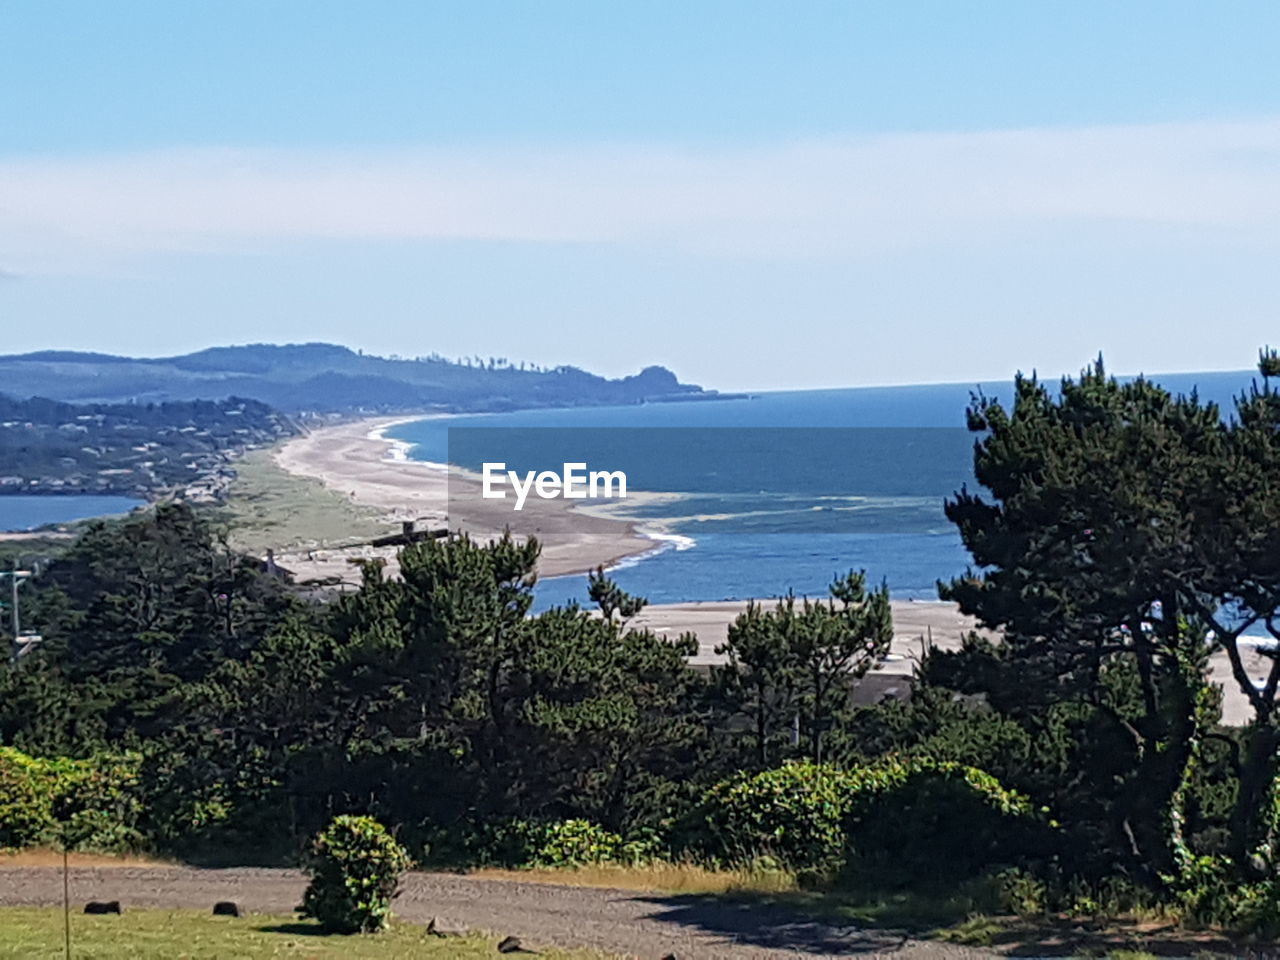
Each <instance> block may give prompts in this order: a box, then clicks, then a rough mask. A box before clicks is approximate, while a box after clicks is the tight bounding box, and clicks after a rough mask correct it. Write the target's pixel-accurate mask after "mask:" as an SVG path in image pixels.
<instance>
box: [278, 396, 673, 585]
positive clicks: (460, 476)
mask: <svg viewBox="0 0 1280 960" xmlns="http://www.w3.org/2000/svg"><path fill="white" fill-rule="evenodd" d="M408 419H420V418H417V417H414V418H408ZM405 421H406V418H403V417H401V418H392V417H384V418H378V419H370V420H359V421H355V422H352V423H344V424H338V425H335V426H331V427H322V428H320V429H318V430H314V431H312V432H311V433H309V434H306V435H305V436H301V437H295V438H294V439H292V440H290V441H288V442H287V443H285V444H284V445H283V446H282V447H281V448H280V450H279V451H278V452H277V453H276V455H275V461H276V463H277V464H278V465H279V466H280V467H282V468H283V469H285V470H287V471H289V472H290V473H293V474H297V475H299V476H304V477H312V478H314V479H316V480H319V481H320V482H321V483H323V484H324V485H325V486H326V487H327V488H329V489H331V490H333V491H334V492H336V493H340V494H342V495H343V496H346V497H349V498H350V499H351V500H352V501H353V502H354V503H357V504H360V505H362V506H367V507H374V508H377V509H379V510H382V511H384V512H385V514H386V519H387V523H388V529H390V528H392V527H394V526H396V525H398V524H399V523H401V522H402V521H409V520H412V521H416V522H417V524H418V526H419V527H443V526H448V527H449V528H450V529H451V530H461V531H465V532H466V533H469V534H470V535H471V536H473V537H476V538H479V539H482V540H485V539H490V538H492V537H497V536H500V535H501V534H502V531H503V530H504V529H505V528H510V530H511V532H512V533H513V534H515V535H517V536H520V537H526V536H536V537H537V538H538V539H539V540H540V541H541V542H542V544H543V550H542V559H541V562H540V563H539V567H538V572H539V575H541V576H544V577H554V576H560V575H563V574H570V573H585V572H586V571H588V570H593V569H595V568H596V567H598V566H606V567H607V566H610V565H612V564H614V563H617V562H618V561H620V560H623V559H626V558H628V557H635V556H639V555H641V554H645V553H648V552H650V551H652V550H654V549H656V548H657V547H658V544H657V543H656V542H655V541H654V540H652V539H649V538H647V537H644V536H642V535H641V534H640V533H639V532H638V531H637V529H636V527H635V525H634V524H631V523H627V522H624V521H620V520H613V519H609V518H607V517H601V516H596V515H593V514H591V513H588V512H586V511H583V510H579V509H576V504H573V503H570V502H569V501H566V500H539V499H536V498H532V497H531V498H529V500H527V501H526V502H525V504H524V509H523V510H521V511H519V512H516V511H515V510H513V509H512V502H511V501H510V500H484V499H482V498H481V497H480V484H479V481H478V480H477V479H475V478H474V477H473V476H472V475H470V474H467V473H466V472H464V471H461V470H457V469H455V468H449V469H445V468H444V467H442V466H441V465H438V464H428V463H422V462H419V461H414V460H409V459H405V458H404V456H403V449H402V447H401V446H400V445H398V444H396V442H394V441H391V440H386V439H382V431H384V430H386V429H388V428H389V427H390V426H392V425H394V424H397V423H403V422H405ZM451 489H452V493H453V496H452V503H450V500H451V498H450V490H451ZM355 554H359V555H361V556H365V555H373V552H372V551H370V550H368V549H365V550H358V551H334V550H328V551H323V550H321V551H316V550H312V551H306V555H298V554H290V555H287V556H285V555H282V556H281V562H282V563H283V564H284V565H286V566H288V567H289V569H291V570H293V571H294V572H295V574H298V575H299V576H300V578H304V579H305V578H318V577H324V576H335V575H339V576H340V575H342V574H343V573H346V574H347V575H348V577H349V575H350V571H351V570H352V567H351V565H350V564H349V563H347V560H348V559H350V558H351V557H353V556H354V555H355ZM393 554H394V551H387V552H386V558H387V559H393Z"/></svg>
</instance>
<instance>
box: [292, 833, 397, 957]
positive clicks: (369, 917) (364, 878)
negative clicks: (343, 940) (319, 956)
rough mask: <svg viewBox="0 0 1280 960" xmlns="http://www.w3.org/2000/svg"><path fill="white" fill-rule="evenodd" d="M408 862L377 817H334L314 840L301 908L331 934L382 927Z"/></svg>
mask: <svg viewBox="0 0 1280 960" xmlns="http://www.w3.org/2000/svg"><path fill="white" fill-rule="evenodd" d="M409 866H410V861H409V857H408V855H407V854H406V853H405V852H404V849H403V848H402V847H401V846H400V844H398V843H397V842H396V840H395V838H394V837H392V836H391V834H389V833H388V832H387V830H386V828H385V827H384V826H383V825H382V824H380V823H379V822H378V821H377V820H375V819H373V818H372V817H355V816H341V817H335V818H334V819H333V822H332V823H330V824H329V826H328V827H326V828H325V829H324V830H323V831H321V832H320V834H318V835H317V836H316V838H315V840H314V841H313V842H312V845H311V852H310V855H309V857H308V858H307V863H306V867H307V872H308V873H310V874H311V882H310V883H309V884H308V885H307V890H306V893H305V894H304V895H303V898H302V907H301V913H302V915H303V916H304V917H311V918H312V919H314V920H318V921H319V922H320V925H321V926H323V927H324V928H325V929H326V930H328V931H330V932H333V933H373V932H375V931H378V930H381V929H382V928H383V927H385V926H386V924H387V919H388V917H389V916H390V915H391V900H392V898H393V897H394V896H395V895H396V891H397V889H398V887H399V884H400V876H401V875H402V874H403V873H404V871H405V870H407V869H409Z"/></svg>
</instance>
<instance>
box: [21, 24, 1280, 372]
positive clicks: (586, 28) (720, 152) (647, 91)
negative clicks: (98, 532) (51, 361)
mask: <svg viewBox="0 0 1280 960" xmlns="http://www.w3.org/2000/svg"><path fill="white" fill-rule="evenodd" d="M1277 36H1280V5H1276V4H1273V3H1214V4H1209V3H1195V4H1192V3H1176V2H1165V3H1136V2H1129V3H1119V2H1109V3H1085V2H1073V3H1050V2H1026V3H1012V2H1009V3H964V2H950V3H891V2H884V3H852V2H849V3H817V2H809V3H806V2H792V3H746V2H742V3H698V2H684V3H644V4H640V3H635V4H605V3H578V4H565V3H548V2H539V3H532V2H530V3H518V2H513V3H502V4H486V3H449V4H445V3H410V2H404V3H385V2H384V3H376V2H374V3H360V4H357V3H354V2H349V3H332V2H330V3H324V2H307V3H289V2H270V3H261V2H255V3H237V2H226V0H222V2H217V3H212V2H211V3H200V2H184V3H172V2H165V3H160V2H154V3H153V2H146V3H144V2H129V0H123V2H119V3H111V4H107V3H100V2H96V3H87V2H86V3H69V2H35V0H31V2H27V0H7V2H5V3H3V4H0V91H3V94H0V312H2V316H0V319H3V320H4V321H6V322H5V323H4V327H3V329H4V331H5V341H6V342H5V343H4V344H3V346H2V347H0V349H3V350H5V352H9V351H19V350H27V349H40V348H45V347H62V348H81V349H97V350H112V351H118V352H129V353H141V354H165V353H172V352H179V351H185V350H188V349H194V348H198V347H201V346H206V345H210V344H213V343H226V342H246V341H255V340H274V341H296V340H304V339H321V340H332V341H336V342H342V343H347V344H349V345H351V346H358V347H363V348H365V349H367V350H373V351H377V352H384V353H399V354H406V355H412V354H420V353H430V352H433V351H438V352H441V353H445V354H447V355H458V354H482V355H486V356H487V355H490V354H496V355H505V356H509V357H512V358H514V359H528V360H534V361H537V362H541V363H566V362H567V363H576V364H579V365H581V366H585V367H588V368H590V369H594V370H599V371H602V372H606V373H611V374H619V373H626V372H629V371H632V370H634V369H636V368H637V367H639V366H641V365H644V364H647V363H651V362H658V363H665V364H667V365H669V366H671V367H673V368H674V369H676V370H677V371H678V372H679V373H680V374H681V375H682V376H684V377H685V378H687V379H691V380H695V381H699V382H704V383H707V384H709V385H713V386H720V387H725V388H758V389H763V388H773V387H791V386H838V385H855V384H859V383H894V382H913V381H939V380H975V379H980V378H984V379H985V378H994V377H1000V376H1005V375H1008V374H1009V373H1011V372H1012V371H1013V370H1015V369H1031V368H1036V369H1039V370H1040V371H1041V372H1043V373H1054V374H1056V373H1059V372H1063V371H1069V370H1074V369H1076V368H1078V367H1079V366H1080V365H1081V364H1082V363H1084V362H1086V361H1087V360H1088V359H1089V358H1091V357H1092V356H1093V355H1095V354H1096V353H1097V352H1098V351H1099V350H1103V351H1105V352H1106V353H1107V355H1108V358H1109V361H1110V363H1111V365H1112V367H1113V369H1117V370H1124V371H1137V370H1147V371H1152V372H1154V371H1168V370H1190V369H1226V368H1239V367H1243V366H1247V365H1248V363H1249V362H1250V360H1251V358H1252V357H1253V355H1254V353H1255V351H1256V349H1257V348H1258V347H1259V346H1261V345H1262V344H1263V343H1265V342H1268V341H1277V340H1280V336H1277V333H1276V331H1277V325H1276V318H1277V315H1278V311H1277V307H1278V306H1280V278H1278V276H1277V275H1278V274H1280V272H1278V271H1276V270H1275V269H1274V264H1275V262H1276V260H1277V255H1278V254H1280V82H1278V81H1280V76H1278V74H1280V70H1278V69H1277V67H1276V62H1275V57H1274V49H1273V48H1274V40H1275V38H1276V37H1277Z"/></svg>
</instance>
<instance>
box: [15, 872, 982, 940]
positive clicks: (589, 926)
mask: <svg viewBox="0 0 1280 960" xmlns="http://www.w3.org/2000/svg"><path fill="white" fill-rule="evenodd" d="M303 887H304V881H303V877H302V875H301V874H299V873H297V872H295V871H292V870H262V869H246V868H236V869H230V870H201V869H194V868H190V867H105V868H85V867H78V868H73V869H72V871H71V896H72V901H73V903H74V904H76V905H77V907H78V906H79V905H82V904H83V903H84V902H85V901H86V900H120V901H121V902H122V903H123V904H124V906H125V908H126V909H128V908H129V907H167V908H210V907H212V905H213V903H214V902H215V901H217V900H235V901H237V902H239V903H240V905H241V907H242V908H244V909H247V910H249V911H252V912H254V913H275V914H282V913H285V914H287V913H290V912H292V910H293V908H294V907H295V906H296V905H297V904H298V902H299V901H300V900H301V899H302V890H303ZM61 902H62V873H61V870H60V869H58V868H56V867H4V868H0V905H2V906H16V905H30V906H45V905H56V904H60V903H61ZM396 913H397V914H398V915H399V916H400V917H402V918H403V919H405V920H409V921H411V922H415V923H426V922H427V921H429V920H430V919H431V918H432V917H438V918H439V919H440V922H441V923H442V924H444V925H446V926H454V927H467V928H469V929H473V930H486V931H490V932H493V933H499V934H509V933H511V934H516V935H517V936H519V937H520V938H521V939H523V940H525V941H526V942H527V943H530V944H535V945H536V944H543V945H554V946H562V947H595V948H597V949H600V950H605V951H608V952H609V953H613V954H618V955H621V956H626V957H637V958H642V960H646V958H652V960H658V958H659V957H662V956H664V955H666V954H668V953H671V952H674V953H675V954H676V955H677V956H678V957H680V958H681V960H738V958H741V960H781V958H784V957H785V958H790V960H795V958H797V957H803V958H806V960H821V958H825V957H849V956H857V957H862V958H873V957H894V958H896V960H976V958H979V957H989V956H991V955H992V954H989V953H985V952H982V951H977V950H971V949H967V948H964V947H957V946H951V945H948V944H939V943H924V942H920V941H913V940H908V939H904V938H903V937H901V936H894V935H892V934H888V933H885V932H883V931H861V930H857V929H854V928H852V927H841V926H834V925H830V924H827V923H823V922H820V921H815V920H810V919H806V918H803V917H799V916H795V915H791V914H788V913H786V912H783V911H780V910H773V909H769V908H762V907H760V906H758V905H754V904H746V903H734V902H732V901H728V900H714V899H707V898H703V897H688V896H668V895H663V894H645V893H636V892H634V891H625V890H596V889H589V888H583V887H559V886H550V885H546V884H536V883H516V882H512V881H509V880H488V879H483V880H482V879H477V878H472V877H460V876H453V875H450V874H436V873H415V874H411V875H410V876H409V877H408V878H407V879H406V881H405V884H404V889H403V891H402V892H401V894H400V896H399V897H398V898H397V900H396ZM0 922H3V913H0Z"/></svg>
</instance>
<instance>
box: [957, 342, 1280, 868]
mask: <svg viewBox="0 0 1280 960" xmlns="http://www.w3.org/2000/svg"><path fill="white" fill-rule="evenodd" d="M1268 356H1269V355H1267V356H1264V358H1263V359H1264V362H1263V373H1264V374H1266V373H1268V371H1269V369H1270V362H1269V361H1268ZM1235 414H1236V416H1235V419H1234V420H1233V421H1228V420H1226V419H1224V418H1223V417H1222V415H1221V412H1220V411H1219V410H1218V409H1217V408H1216V407H1215V406H1214V405H1212V404H1207V403H1202V402H1201V401H1200V400H1199V398H1198V397H1196V396H1195V395H1192V396H1189V397H1173V396H1170V395H1169V394H1168V393H1167V392H1166V391H1164V390H1162V389H1161V388H1159V387H1157V386H1156V385H1154V384H1153V383H1151V382H1149V381H1147V380H1144V379H1142V378H1138V379H1137V380H1134V381H1131V382H1128V383H1120V382H1117V381H1116V380H1114V379H1110V378H1108V377H1106V375H1105V374H1104V372H1103V370H1102V365H1101V362H1100V361H1099V363H1098V365H1097V366H1096V367H1095V368H1093V369H1091V370H1087V371H1085V373H1084V374H1083V375H1082V376H1081V377H1080V378H1079V379H1078V380H1074V381H1073V380H1064V381H1063V382H1062V385H1061V389H1060V391H1059V393H1058V395H1057V396H1054V395H1053V394H1051V392H1050V391H1049V390H1048V389H1046V388H1045V387H1044V386H1043V385H1041V384H1040V383H1038V382H1037V381H1036V380H1035V379H1034V378H1032V379H1026V378H1019V379H1018V381H1017V383H1016V388H1015V398H1014V403H1013V406H1012V408H1011V409H1010V410H1006V409H1005V408H1004V407H1003V406H1002V405H1001V404H999V403H996V402H993V401H990V400H988V399H986V398H981V397H979V398H978V399H977V400H976V401H975V403H974V405H973V406H972V408H971V409H970V425H971V427H972V428H973V429H974V430H975V431H977V432H979V433H980V434H981V437H980V439H979V440H978V442H977V444H976V447H975V474H976V476H977V478H978V481H979V482H980V483H981V484H982V485H983V486H984V487H985V488H986V490H987V492H988V495H987V496H984V495H978V494H974V493H970V492H969V491H963V490H962V491H961V492H960V493H959V494H957V496H956V497H955V498H954V499H953V500H952V501H950V502H949V503H948V504H947V514H948V516H949V517H950V518H951V519H952V520H953V521H954V522H955V523H956V524H957V526H958V527H959V530H960V533H961V536H962V537H963V539H964V541H965V544H966V546H967V547H968V548H969V550H970V551H971V553H972V554H973V557H974V560H975V562H976V563H977V564H979V565H980V566H981V568H982V569H981V570H973V571H970V572H969V573H968V574H967V575H966V576H964V577H961V578H958V579H956V580H954V581H952V582H951V583H949V584H946V585H944V586H943V594H944V596H946V597H950V598H952V599H955V600H956V601H958V602H959V604H960V605H961V607H962V608H963V609H964V610H965V611H967V612H970V613H973V614H975V615H977V616H978V618H979V619H980V620H981V621H982V622H983V623H984V624H985V625H988V626H991V627H999V628H1002V629H1004V630H1005V631H1006V635H1007V636H1006V644H1005V652H1004V653H1003V654H1002V656H1001V657H1000V663H999V666H1000V667H1001V668H1002V669H1003V673H1004V679H1003V680H1001V679H996V678H995V677H994V676H993V677H992V678H990V679H994V680H995V682H994V684H991V683H988V684H986V687H987V690H988V691H993V690H994V688H1000V687H1003V688H1005V689H1010V688H1013V687H1024V688H1025V687H1028V686H1029V687H1033V688H1035V689H1038V691H1039V692H1038V693H1035V694H1031V697H1033V698H1034V699H1036V700H1038V706H1039V708H1040V709H1045V708H1048V707H1052V706H1053V705H1055V704H1060V703H1074V704H1077V705H1078V708H1079V709H1082V710H1084V711H1085V712H1086V714H1087V719H1086V721H1085V722H1086V723H1087V725H1088V726H1089V727H1090V729H1091V731H1092V733H1091V735H1095V736H1097V737H1101V738H1103V740H1106V739H1110V740H1112V741H1113V742H1115V741H1122V740H1124V739H1125V737H1126V735H1127V738H1128V740H1129V741H1130V746H1129V747H1127V748H1125V747H1121V749H1122V750H1124V751H1125V752H1127V753H1129V754H1131V756H1132V763H1131V770H1132V772H1131V773H1130V774H1128V775H1125V776H1124V777H1123V780H1125V781H1127V782H1126V783H1124V786H1123V789H1121V790H1119V791H1115V792H1114V793H1113V795H1112V801H1111V803H1110V806H1111V809H1113V810H1114V816H1113V820H1114V824H1115V826H1114V829H1113V831H1112V832H1113V836H1114V837H1115V838H1122V841H1121V842H1117V841H1113V842H1112V849H1113V850H1115V852H1116V854H1117V855H1118V856H1121V857H1122V858H1125V859H1127V861H1128V862H1127V867H1126V868H1127V869H1130V870H1133V871H1137V872H1145V874H1146V876H1147V878H1148V880H1150V881H1151V882H1155V881H1156V879H1157V877H1158V876H1159V875H1165V874H1173V873H1176V872H1177V871H1178V870H1179V869H1180V868H1181V865H1182V864H1184V863H1185V862H1186V860H1187V857H1188V856H1189V855H1190V851H1189V849H1188V847H1187V837H1186V833H1185V830H1184V823H1185V822H1186V813H1187V811H1186V804H1187V802H1188V798H1189V796H1190V794H1191V792H1193V787H1192V781H1193V780H1194V778H1195V776H1196V773H1195V771H1196V768H1197V764H1198V759H1197V758H1198V755H1199V754H1200V752H1201V750H1202V747H1203V745H1204V744H1205V742H1206V740H1207V739H1208V738H1209V736H1210V735H1211V731H1212V727H1213V725H1214V724H1215V723H1216V721H1217V716H1218V715H1217V696H1216V694H1215V693H1214V692H1213V691H1212V690H1211V688H1210V687H1209V685H1208V682H1207V679H1206V662H1207V658H1208V655H1209V653H1210V652H1211V651H1212V650H1213V649H1214V648H1215V647H1217V648H1220V649H1222V650H1224V651H1225V652H1226V654H1227V655H1228V657H1229V658H1230V660H1231V662H1232V665H1233V674H1234V681H1235V682H1236V684H1237V686H1238V687H1239V689H1240V690H1241V692H1242V693H1243V694H1244V696H1245V697H1246V698H1247V699H1248V700H1249V702H1250V703H1251V704H1252V705H1253V707H1254V710H1255V713H1256V715H1257V718H1258V719H1257V722H1256V723H1255V725H1254V727H1253V728H1252V731H1251V733H1250V735H1249V737H1248V742H1247V744H1246V745H1245V748H1244V749H1243V750H1242V751H1241V757H1240V762H1239V769H1238V777H1239V788H1238V794H1237V801H1236V806H1235V809H1234V811H1233V813H1232V815H1231V823H1230V825H1229V829H1228V837H1227V841H1226V845H1227V847H1228V848H1229V850H1230V853H1231V855H1232V857H1233V858H1234V859H1235V862H1236V864H1237V868H1238V869H1239V870H1241V871H1242V872H1249V871H1251V870H1252V869H1253V868H1252V867H1251V866H1250V864H1253V863H1256V859H1255V858H1256V857H1257V856H1259V855H1262V854H1264V852H1265V851H1269V850H1270V849H1271V841H1272V839H1273V837H1274V833H1275V822H1274V817H1273V816H1272V814H1271V813H1270V811H1271V809H1272V807H1273V803H1272V794H1273V792H1274V784H1275V776H1276V753H1277V745H1278V744H1280V726H1278V725H1277V711H1276V702H1275V694H1276V691H1277V688H1280V659H1277V660H1276V664H1275V667H1274V669H1272V670H1271V672H1270V676H1269V677H1268V678H1267V679H1266V680H1265V682H1264V684H1263V686H1262V689H1258V688H1256V687H1255V686H1254V684H1253V682H1252V680H1251V679H1250V678H1249V677H1248V676H1246V675H1245V671H1244V670H1243V667H1242V666H1241V665H1240V660H1241V654H1240V649H1239V637H1240V634H1241V633H1242V632H1243V631H1244V630H1245V629H1247V628H1249V627H1251V626H1255V625H1265V626H1266V627H1267V628H1268V629H1272V627H1275V626H1276V620H1275V619H1274V614H1275V613H1276V612H1278V611H1280V562H1277V561H1276V559H1275V557H1276V551H1275V549H1274V544H1275V542H1276V539H1277V536H1280V498H1277V497H1276V495H1275V493H1274V489H1273V487H1274V477H1275V476H1277V475H1280V439H1278V437H1280V431H1278V430H1277V427H1278V426H1280V397H1278V396H1277V395H1276V393H1275V392H1274V391H1273V390H1272V389H1271V387H1270V385H1269V383H1267V384H1265V385H1264V386H1263V387H1261V388H1258V387H1255V388H1254V389H1253V390H1252V391H1251V392H1250V393H1249V394H1247V395H1246V396H1244V397H1241V398H1240V399H1239V401H1238V402H1237V404H1236V411H1235ZM1233 613H1234V614H1239V615H1237V616H1232V614H1233ZM1015 677H1016V678H1017V679H1016V680H1015V679H1014V678H1015ZM1022 695H1023V696H1027V694H1026V693H1023V694H1022ZM1108 728H1110V732H1107V730H1108ZM1099 746H1102V743H1101V742H1100V743H1099ZM1091 753H1092V751H1091ZM1094 755H1096V756H1105V754H1103V753H1101V752H1099V753H1096V754H1094ZM1112 755H1113V756H1114V755H1115V754H1114V753H1113V754H1112ZM1089 774H1090V776H1091V777H1092V776H1095V775H1096V779H1094V780H1093V782H1094V783H1095V784H1097V785H1098V786H1100V787H1101V788H1102V791H1103V792H1104V793H1106V792H1108V790H1107V785H1108V783H1115V782H1116V781H1114V780H1111V779H1110V778H1109V774H1108V772H1107V771H1106V770H1105V769H1094V770H1090V771H1089ZM1121 848H1123V849H1121ZM1264 858H1265V857H1264Z"/></svg>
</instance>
